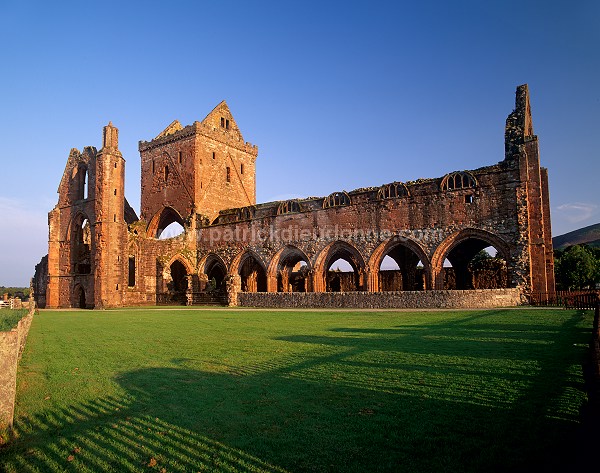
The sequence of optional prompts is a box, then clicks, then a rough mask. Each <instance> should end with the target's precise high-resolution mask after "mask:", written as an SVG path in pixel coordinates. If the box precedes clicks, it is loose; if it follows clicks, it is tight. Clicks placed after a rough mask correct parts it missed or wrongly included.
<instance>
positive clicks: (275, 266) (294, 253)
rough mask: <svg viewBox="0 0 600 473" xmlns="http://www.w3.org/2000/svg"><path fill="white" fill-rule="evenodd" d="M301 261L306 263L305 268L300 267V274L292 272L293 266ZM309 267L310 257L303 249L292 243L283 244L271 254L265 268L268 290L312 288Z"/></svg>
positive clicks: (301, 290)
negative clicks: (273, 254) (271, 256)
mask: <svg viewBox="0 0 600 473" xmlns="http://www.w3.org/2000/svg"><path fill="white" fill-rule="evenodd" d="M301 262H304V263H305V264H306V266H305V267H304V268H305V269H302V274H294V268H295V267H296V266H297V265H299V264H300V263H301ZM311 268H312V266H311V264H310V259H309V258H308V256H306V253H304V251H302V250H301V249H300V248H298V247H297V246H294V245H287V246H284V247H283V248H281V249H280V250H279V251H278V252H277V253H276V254H275V256H273V258H272V259H271V262H270V263H269V266H268V268H267V289H268V291H269V292H309V291H310V290H311V288H312V284H311V281H310V277H309V274H310V270H311ZM296 273H298V271H296ZM290 286H291V287H290ZM290 289H291V290H290Z"/></svg>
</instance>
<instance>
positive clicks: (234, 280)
mask: <svg viewBox="0 0 600 473" xmlns="http://www.w3.org/2000/svg"><path fill="white" fill-rule="evenodd" d="M225 288H226V289H227V305H228V306H229V307H237V305H238V293H239V292H240V291H241V290H242V278H240V276H239V275H238V274H229V275H227V276H226V277H225Z"/></svg>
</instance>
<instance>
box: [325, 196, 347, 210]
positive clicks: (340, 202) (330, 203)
mask: <svg viewBox="0 0 600 473" xmlns="http://www.w3.org/2000/svg"><path fill="white" fill-rule="evenodd" d="M350 204H351V201H350V196H349V195H348V194H347V193H346V192H334V193H333V194H329V195H328V196H327V197H325V199H324V200H323V208H324V209H328V208H329V207H342V206H344V205H350Z"/></svg>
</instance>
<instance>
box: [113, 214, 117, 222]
mask: <svg viewBox="0 0 600 473" xmlns="http://www.w3.org/2000/svg"><path fill="white" fill-rule="evenodd" d="M116 221H117V214H113V222H116Z"/></svg>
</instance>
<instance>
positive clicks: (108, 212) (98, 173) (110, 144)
mask: <svg viewBox="0 0 600 473" xmlns="http://www.w3.org/2000/svg"><path fill="white" fill-rule="evenodd" d="M118 136H119V131H118V129H117V128H115V127H114V126H113V125H112V123H109V124H108V125H107V126H106V127H104V135H103V140H102V149H101V150H100V151H97V150H96V148H94V147H86V148H84V150H83V152H81V153H80V152H79V151H78V150H77V149H72V150H71V152H70V153H69V158H68V160H67V164H66V166H65V170H64V172H63V176H62V179H61V182H60V185H59V187H58V203H57V205H56V206H55V207H54V209H52V211H50V213H49V214H48V223H49V238H48V240H49V242H48V285H47V291H46V306H47V307H96V308H102V307H111V306H118V305H121V304H122V292H123V285H124V283H125V282H126V279H125V277H126V274H125V268H126V267H125V265H126V262H125V261H124V260H123V255H124V254H125V248H126V243H127V223H126V221H125V214H126V211H125V208H126V207H127V208H128V209H130V207H129V205H128V204H126V203H125V197H124V190H125V189H124V182H125V160H124V159H123V157H122V155H121V152H120V151H119V148H118V146H119V139H118Z"/></svg>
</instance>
